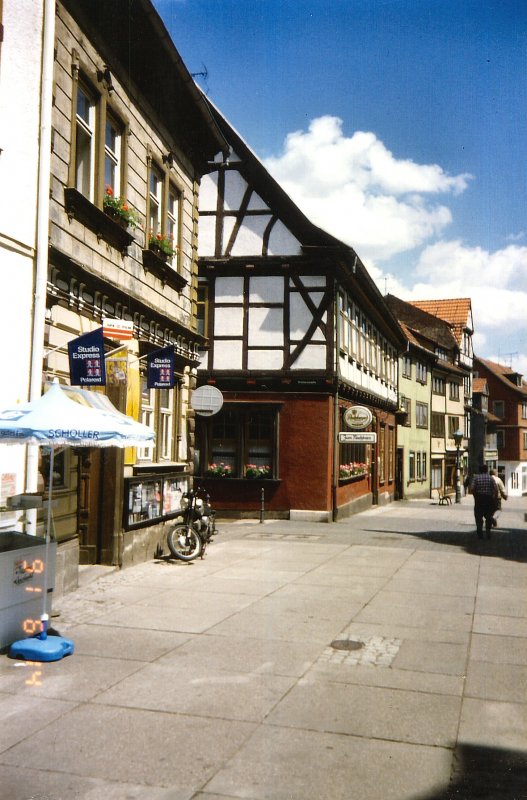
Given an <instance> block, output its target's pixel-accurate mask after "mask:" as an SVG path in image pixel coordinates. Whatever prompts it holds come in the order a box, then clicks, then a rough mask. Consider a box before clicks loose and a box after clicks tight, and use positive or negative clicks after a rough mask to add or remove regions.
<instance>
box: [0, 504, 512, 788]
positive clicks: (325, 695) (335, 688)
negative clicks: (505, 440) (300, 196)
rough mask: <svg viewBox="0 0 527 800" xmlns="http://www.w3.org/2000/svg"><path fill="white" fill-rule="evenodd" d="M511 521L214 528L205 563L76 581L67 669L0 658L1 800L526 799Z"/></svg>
mask: <svg viewBox="0 0 527 800" xmlns="http://www.w3.org/2000/svg"><path fill="white" fill-rule="evenodd" d="M525 513H527V499H526V498H521V499H517V500H514V499H509V501H508V502H507V503H505V504H504V511H503V513H502V516H501V519H500V527H499V528H498V529H497V530H496V531H495V532H494V534H493V537H492V539H491V541H490V542H486V541H479V540H477V538H476V536H475V532H474V522H473V517H472V500H471V498H469V497H467V498H463V501H462V503H461V504H458V505H455V504H454V505H452V506H438V505H436V504H433V503H431V502H430V501H413V502H403V503H397V504H392V505H390V506H386V507H383V508H376V509H372V510H370V511H367V512H365V513H363V514H360V515H357V516H354V517H352V518H350V519H348V520H345V521H342V522H339V523H336V524H330V525H327V524H324V523H318V524H317V523H300V522H283V521H281V522H279V521H268V522H265V523H264V524H259V523H258V522H245V523H233V522H230V523H223V524H221V525H220V533H219V535H218V536H217V538H216V540H215V541H214V542H213V544H212V545H211V546H210V548H209V550H208V552H207V555H206V558H205V559H204V560H203V561H196V562H193V563H191V564H183V563H181V562H175V561H172V560H169V559H159V560H156V561H153V562H149V563H146V564H140V565H138V566H136V567H132V568H129V569H127V570H124V571H116V570H112V569H107V570H103V571H101V570H100V569H98V570H97V571H96V572H94V573H90V571H89V570H85V571H83V580H82V585H81V587H80V588H79V589H78V590H77V591H76V592H74V593H72V594H70V595H67V596H65V597H64V598H61V599H60V600H59V601H57V603H56V605H57V608H56V611H57V612H59V614H60V615H59V616H57V617H56V618H54V619H53V625H54V627H55V628H56V629H57V631H58V632H59V633H61V634H63V635H65V636H67V637H69V638H71V639H73V641H74V643H75V653H74V654H73V655H72V656H69V657H67V658H65V659H63V660H62V661H58V662H54V663H49V664H41V665H38V664H31V663H29V662H17V661H15V660H13V659H9V658H8V657H7V656H6V655H1V656H0V720H1V725H0V798H2V800H4V798H5V800H8V799H9V800H129V799H130V800H131V799H132V798H141V800H191V798H192V800H233V799H234V798H238V800H239V799H240V798H242V800H472V799H473V798H474V799H475V798H479V799H480V800H481V798H488V800H523V799H524V798H527V704H526V700H527V523H526V522H525V518H524V515H525ZM101 572H102V574H101ZM91 575H93V576H94V579H93V580H90V576H91Z"/></svg>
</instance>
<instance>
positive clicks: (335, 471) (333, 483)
mask: <svg viewBox="0 0 527 800" xmlns="http://www.w3.org/2000/svg"><path fill="white" fill-rule="evenodd" d="M333 294H334V298H333V319H334V320H335V328H336V331H335V333H336V335H335V336H334V337H333V340H334V343H335V364H334V369H335V374H336V376H337V388H336V389H335V398H334V405H333V470H332V472H333V474H332V477H331V505H332V514H331V517H332V520H333V522H336V520H337V486H338V470H339V463H338V461H339V443H338V430H339V353H340V342H339V331H340V319H339V316H338V314H339V304H338V286H337V282H336V281H334V282H333Z"/></svg>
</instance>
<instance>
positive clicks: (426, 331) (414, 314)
mask: <svg viewBox="0 0 527 800" xmlns="http://www.w3.org/2000/svg"><path fill="white" fill-rule="evenodd" d="M384 301H385V303H386V305H387V306H388V308H390V310H391V311H392V313H393V314H394V316H395V317H396V319H397V320H398V321H399V324H401V323H404V324H405V325H406V327H407V329H408V328H409V329H410V330H411V331H412V332H413V333H414V337H415V334H416V333H417V334H418V335H419V338H420V339H421V337H424V338H425V339H426V340H427V342H428V343H430V345H431V346H432V348H434V347H435V345H438V346H439V347H442V348H443V349H445V350H454V349H457V347H458V343H457V340H456V339H455V337H454V335H453V332H452V330H451V328H450V325H449V324H448V323H447V322H445V321H444V320H443V319H441V318H439V317H436V316H434V315H433V314H430V313H428V312H427V311H423V310H421V309H420V308H418V307H417V306H416V305H415V304H413V303H407V302H406V301H405V300H401V299H400V298H399V297H395V296H394V295H393V294H387V295H386V296H385V298H384ZM419 343H420V344H421V346H422V347H423V346H425V345H424V343H423V341H422V340H421V341H420V342H419ZM427 349H428V348H427Z"/></svg>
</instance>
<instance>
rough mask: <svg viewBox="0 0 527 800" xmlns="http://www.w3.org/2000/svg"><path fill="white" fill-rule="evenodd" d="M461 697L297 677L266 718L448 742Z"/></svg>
mask: <svg viewBox="0 0 527 800" xmlns="http://www.w3.org/2000/svg"><path fill="white" fill-rule="evenodd" d="M460 707H461V698H459V697H453V696H445V695H432V694H425V693H421V692H408V691H400V690H393V689H384V688H379V687H371V686H358V685H351V684H348V685H343V684H337V683H334V684H326V685H323V684H321V683H319V682H316V683H313V682H311V681H307V680H306V681H301V682H300V683H299V684H298V685H297V686H296V687H295V688H294V689H292V690H291V692H289V694H288V695H287V697H286V698H285V699H284V700H283V701H282V702H281V703H280V704H279V705H278V706H277V707H276V708H275V709H274V710H273V711H272V712H271V713H270V714H269V716H268V717H267V720H266V722H267V723H269V724H271V725H280V726H285V727H290V728H304V729H308V730H318V731H331V732H333V733H345V734H349V735H354V736H363V737H369V738H374V739H389V740H392V741H398V742H410V743H414V744H425V745H439V746H444V747H452V746H453V744H454V742H455V739H456V731H457V723H458V719H459V712H460Z"/></svg>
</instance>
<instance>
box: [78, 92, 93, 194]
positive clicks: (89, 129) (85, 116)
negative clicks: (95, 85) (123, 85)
mask: <svg viewBox="0 0 527 800" xmlns="http://www.w3.org/2000/svg"><path fill="white" fill-rule="evenodd" d="M75 188H76V189H78V191H79V192H80V193H81V194H83V195H84V197H87V198H88V200H91V202H92V203H93V202H95V99H94V96H93V95H92V94H91V93H90V92H89V91H88V89H87V88H86V87H85V86H84V85H83V84H80V83H79V85H78V87H77V110H76V125H75Z"/></svg>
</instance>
